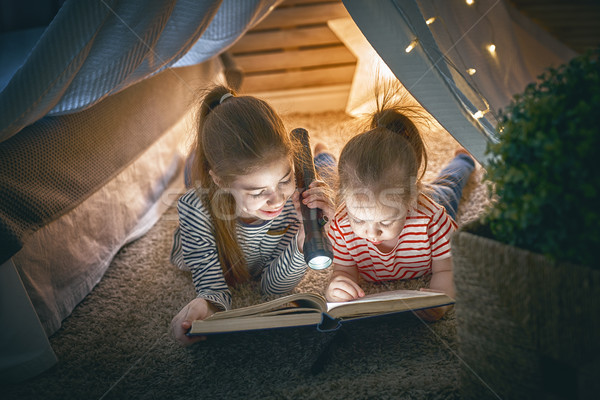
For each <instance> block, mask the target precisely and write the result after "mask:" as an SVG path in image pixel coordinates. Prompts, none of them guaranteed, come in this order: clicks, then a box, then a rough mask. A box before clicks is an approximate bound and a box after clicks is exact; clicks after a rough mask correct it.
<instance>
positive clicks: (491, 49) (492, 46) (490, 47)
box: [487, 43, 496, 54]
mask: <svg viewBox="0 0 600 400" xmlns="http://www.w3.org/2000/svg"><path fill="white" fill-rule="evenodd" d="M487 49H488V51H489V52H490V53H491V54H496V45H495V44H493V43H492V44H490V45H489V46H488V47H487Z"/></svg>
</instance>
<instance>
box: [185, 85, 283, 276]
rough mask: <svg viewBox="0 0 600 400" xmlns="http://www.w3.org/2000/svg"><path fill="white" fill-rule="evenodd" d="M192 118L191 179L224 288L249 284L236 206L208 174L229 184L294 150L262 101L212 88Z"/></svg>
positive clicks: (278, 122)
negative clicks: (209, 227) (210, 227)
mask: <svg viewBox="0 0 600 400" xmlns="http://www.w3.org/2000/svg"><path fill="white" fill-rule="evenodd" d="M198 109H199V112H198V114H197V117H196V127H197V135H196V143H195V158H194V165H193V167H192V174H191V176H192V179H193V181H194V182H197V188H198V189H204V190H202V191H201V190H198V195H199V196H200V197H201V199H202V202H203V203H204V205H205V206H206V208H207V209H208V211H209V214H210V216H211V219H212V222H213V233H214V236H215V240H216V245H217V252H218V255H219V262H220V263H221V268H222V270H223V275H224V277H225V281H226V282H227V284H228V285H231V286H235V285H236V284H239V283H242V282H245V281H248V280H249V279H250V274H249V272H248V267H247V263H246V259H245V257H244V253H243V251H242V248H241V246H240V244H239V243H238V240H237V222H236V221H237V220H236V215H237V207H236V202H235V199H234V197H233V195H232V194H231V193H229V192H228V191H227V189H226V188H224V187H220V186H218V185H217V184H216V183H215V182H214V180H213V178H212V176H211V175H210V171H213V173H214V174H215V175H216V176H218V177H219V179H220V180H221V181H223V183H224V185H228V184H229V183H231V181H232V180H233V179H235V177H236V176H239V175H243V174H247V173H249V171H251V170H252V169H253V168H256V167H257V166H260V165H264V163H265V160H268V159H273V158H276V157H282V156H288V157H290V159H291V157H292V154H293V149H292V145H291V140H290V138H289V135H288V134H287V132H286V131H285V128H284V125H283V122H282V121H281V119H280V118H279V116H278V115H277V114H276V113H275V111H274V110H273V109H272V108H271V107H270V106H269V105H268V104H267V103H265V102H264V101H262V100H259V99H257V98H255V97H251V96H237V95H236V93H235V92H234V91H232V90H231V89H229V88H227V87H225V86H215V87H214V88H212V90H210V91H209V92H208V93H207V94H206V95H205V96H204V98H203V99H202V101H201V103H200V106H199V108H198Z"/></svg>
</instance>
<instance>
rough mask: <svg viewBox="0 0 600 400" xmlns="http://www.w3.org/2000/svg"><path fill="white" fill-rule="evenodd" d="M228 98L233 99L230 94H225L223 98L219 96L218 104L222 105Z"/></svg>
mask: <svg viewBox="0 0 600 400" xmlns="http://www.w3.org/2000/svg"><path fill="white" fill-rule="evenodd" d="M230 97H233V93H231V92H227V93H225V94H224V95H223V96H221V99H220V100H219V104H223V102H224V101H225V100H227V99H228V98H230Z"/></svg>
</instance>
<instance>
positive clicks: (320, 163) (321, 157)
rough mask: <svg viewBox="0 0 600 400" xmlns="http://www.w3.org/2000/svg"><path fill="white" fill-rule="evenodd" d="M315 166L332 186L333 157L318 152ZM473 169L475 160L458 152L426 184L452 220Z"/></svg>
mask: <svg viewBox="0 0 600 400" xmlns="http://www.w3.org/2000/svg"><path fill="white" fill-rule="evenodd" d="M315 168H316V170H317V172H318V173H319V175H320V176H321V178H322V179H323V180H324V181H325V182H327V183H329V184H330V186H332V184H333V183H334V182H335V175H336V174H337V170H336V169H337V161H336V159H335V157H334V156H333V155H331V154H329V153H320V154H318V155H317V156H316V157H315ZM474 169H475V161H473V159H472V158H471V157H470V156H468V155H467V154H464V153H460V154H458V155H456V157H454V159H453V160H452V161H450V162H449V163H448V165H446V166H445V167H444V169H442V171H441V172H440V174H439V175H438V176H437V178H436V179H435V180H434V181H433V182H432V183H430V184H429V185H428V187H429V188H430V189H431V192H430V193H429V194H430V196H431V198H432V200H433V201H435V202H436V203H438V204H439V205H441V206H443V207H444V208H445V209H446V212H447V213H448V214H449V215H450V216H451V217H452V219H454V220H456V213H457V211H458V203H459V202H460V199H461V197H462V192H463V189H464V187H465V185H466V183H467V181H468V180H469V176H471V173H472V172H473V170H474ZM332 187H333V186H332Z"/></svg>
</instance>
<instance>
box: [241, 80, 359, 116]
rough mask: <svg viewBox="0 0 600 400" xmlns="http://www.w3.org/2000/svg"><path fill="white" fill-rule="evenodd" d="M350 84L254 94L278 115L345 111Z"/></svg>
mask: <svg viewBox="0 0 600 400" xmlns="http://www.w3.org/2000/svg"><path fill="white" fill-rule="evenodd" d="M349 93H350V84H341V85H331V86H312V87H308V88H300V89H289V90H278V91H271V92H263V93H260V92H258V93H252V95H253V96H256V97H258V98H259V99H263V100H265V101H267V102H268V103H269V105H271V107H273V108H274V109H275V110H276V111H277V113H278V114H280V115H285V114H290V113H315V112H324V111H344V110H345V109H346V103H347V102H348V94H349Z"/></svg>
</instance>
